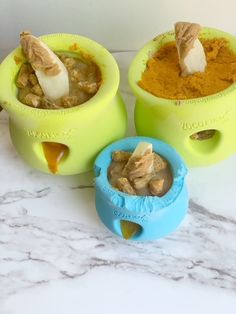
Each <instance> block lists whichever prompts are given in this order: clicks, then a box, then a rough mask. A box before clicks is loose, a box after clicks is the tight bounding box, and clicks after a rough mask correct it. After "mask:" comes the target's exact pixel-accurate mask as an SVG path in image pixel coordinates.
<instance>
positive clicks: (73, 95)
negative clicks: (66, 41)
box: [16, 52, 101, 109]
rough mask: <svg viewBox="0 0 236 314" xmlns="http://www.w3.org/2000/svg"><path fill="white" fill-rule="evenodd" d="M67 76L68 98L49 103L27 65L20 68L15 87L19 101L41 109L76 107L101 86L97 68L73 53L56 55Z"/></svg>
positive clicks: (33, 71)
mask: <svg viewBox="0 0 236 314" xmlns="http://www.w3.org/2000/svg"><path fill="white" fill-rule="evenodd" d="M57 56H58V57H59V59H60V60H61V61H62V63H63V64H64V65H65V67H66V69H67V71H68V76H69V95H66V96H62V97H60V98H59V99H51V98H49V97H47V96H46V95H45V93H44V92H43V89H42V88H41V86H40V84H39V81H38V78H37V76H36V75H35V70H34V69H33V68H32V66H31V65H30V63H25V64H23V65H22V66H21V68H20V71H19V74H18V77H17V80H16V85H17V87H18V89H19V91H18V99H19V101H21V102H22V103H24V104H25V105H28V106H31V107H35V108H41V109H61V108H70V107H74V106H78V105H80V104H82V103H84V102H86V101H87V100H89V99H90V98H91V97H93V96H94V95H95V94H96V93H97V91H98V89H99V86H100V85H101V72H100V69H99V67H98V66H97V65H96V64H95V63H94V62H93V61H91V60H85V59H83V58H82V57H80V56H79V55H78V54H76V53H64V52H63V53H57Z"/></svg>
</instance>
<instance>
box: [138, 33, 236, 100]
mask: <svg viewBox="0 0 236 314" xmlns="http://www.w3.org/2000/svg"><path fill="white" fill-rule="evenodd" d="M201 43H202V45H203V47H204V50H205V53H206V57H207V67H206V69H205V72H204V73H200V72H197V73H195V74H193V75H190V76H187V77H181V75H180V74H181V71H180V66H179V60H178V54H177V49H176V45H175V42H171V43H168V44H166V45H164V46H163V47H161V48H160V50H159V51H157V52H156V53H155V54H154V56H153V57H152V58H151V59H149V61H148V62H147V68H146V70H145V71H144V72H143V74H142V78H141V81H140V82H138V84H139V86H140V87H142V88H143V89H145V90H146V91H148V92H149V93H151V94H153V95H155V96H158V97H162V98H167V99H190V98H197V97H203V96H208V95H212V94H215V93H218V92H220V91H222V90H224V89H226V88H227V87H229V86H230V85H231V84H232V83H233V82H235V81H236V53H234V52H233V51H232V50H231V49H230V48H229V42H228V41H227V40H225V39H209V40H206V39H203V40H201Z"/></svg>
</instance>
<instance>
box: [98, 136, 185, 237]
mask: <svg viewBox="0 0 236 314" xmlns="http://www.w3.org/2000/svg"><path fill="white" fill-rule="evenodd" d="M139 142H149V143H152V145H153V151H155V152H157V153H158V154H160V155H162V156H163V157H164V158H165V159H166V160H168V161H169V163H170V165H171V169H172V173H173V179H174V180H173V184H172V186H171V188H170V190H169V191H168V192H167V193H166V194H165V195H164V196H162V197H158V196H135V195H128V194H126V193H123V192H120V191H118V190H116V189H114V188H113V187H112V186H111V184H110V183H109V181H108V177H107V169H108V167H109V165H110V163H111V161H112V152H114V151H116V150H125V151H131V152H132V151H133V150H134V149H135V148H136V146H137V144H138V143H139ZM94 171H95V176H96V180H95V188H96V209H97V212H98V215H99V217H100V218H101V220H102V222H103V223H104V224H105V226H106V227H107V228H108V229H110V230H111V231H112V232H113V233H115V234H117V235H119V236H122V235H121V230H120V220H129V221H132V222H135V223H138V224H139V225H141V226H142V231H141V232H140V234H138V235H136V236H135V237H134V238H132V239H133V240H139V241H147V240H154V239H157V238H160V237H163V236H165V235H167V234H169V233H170V232H172V231H174V230H175V229H176V228H177V226H178V225H179V224H180V222H181V221H182V219H183V218H184V216H185V215H186V212H187V209H188V193H187V189H186V184H185V176H186V174H187V168H186V166H185V164H184V162H183V160H182V158H181V157H180V156H179V154H178V153H177V152H176V151H175V149H173V148H172V147H171V146H170V145H168V144H166V143H164V142H162V141H160V140H157V139H153V138H149V137H129V138H125V139H122V140H120V141H117V142H114V143H112V144H111V145H109V146H107V147H106V148H105V149H104V150H103V151H102V152H101V153H100V154H99V155H98V157H97V159H96V161H95V165H94Z"/></svg>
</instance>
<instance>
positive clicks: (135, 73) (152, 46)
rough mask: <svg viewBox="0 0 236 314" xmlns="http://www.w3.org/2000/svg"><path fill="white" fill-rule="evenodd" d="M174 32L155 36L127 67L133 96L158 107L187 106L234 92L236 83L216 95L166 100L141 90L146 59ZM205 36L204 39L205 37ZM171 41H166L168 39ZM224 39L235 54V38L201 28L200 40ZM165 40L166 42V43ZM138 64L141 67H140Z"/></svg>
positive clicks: (227, 34) (214, 30) (211, 29)
mask: <svg viewBox="0 0 236 314" xmlns="http://www.w3.org/2000/svg"><path fill="white" fill-rule="evenodd" d="M174 34H175V33H174V31H173V30H172V31H168V32H165V33H163V34H160V35H158V36H156V37H155V38H154V39H152V40H151V41H149V42H148V43H147V44H145V45H144V46H143V48H141V49H140V50H139V51H138V53H137V54H136V56H135V57H134V59H133V60H132V62H131V64H130V67H129V73H128V80H129V84H130V87H131V89H132V90H133V92H134V94H135V96H136V97H137V98H141V99H145V101H146V102H147V101H148V102H149V103H150V104H158V105H160V106H161V105H163V106H164V105H165V106H166V105H170V106H172V105H174V106H176V105H180V104H182V103H184V104H186V105H188V104H194V105H195V104H197V103H207V102H211V101H214V100H216V99H217V100H218V99H219V98H221V97H225V96H227V95H229V94H231V93H232V92H235V91H236V82H235V83H232V84H231V85H230V86H229V87H227V88H226V89H224V90H223V91H220V92H218V93H215V94H212V95H208V96H204V97H198V98H191V99H168V98H162V97H157V96H155V95H153V94H151V93H149V92H147V91H146V90H144V89H143V88H141V87H140V86H139V85H138V84H137V82H138V81H139V80H140V78H141V74H142V73H143V71H144V70H145V68H146V64H147V61H148V59H149V58H150V57H151V56H152V54H153V53H154V52H156V51H157V49H158V48H159V47H161V44H162V42H163V41H164V42H169V41H173V40H174V38H173V37H174ZM205 36H206V37H205ZM170 37H172V38H171V40H168V38H169V39H170ZM201 37H204V38H222V37H224V38H226V39H228V40H229V42H230V43H231V44H232V45H233V47H232V49H233V50H235V52H236V37H235V36H233V35H231V34H230V33H226V32H224V31H221V30H218V29H215V28H210V27H203V28H202V30H201V32H200V38H201ZM166 39H167V41H166ZM137 64H138V70H137ZM140 64H141V65H142V66H140Z"/></svg>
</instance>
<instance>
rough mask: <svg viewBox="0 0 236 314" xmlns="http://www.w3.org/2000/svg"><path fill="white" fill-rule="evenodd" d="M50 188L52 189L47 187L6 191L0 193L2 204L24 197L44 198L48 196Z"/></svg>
mask: <svg viewBox="0 0 236 314" xmlns="http://www.w3.org/2000/svg"><path fill="white" fill-rule="evenodd" d="M50 190H51V189H50V188H49V187H47V188H44V189H41V190H37V191H35V192H29V191H26V190H17V191H11V192H6V193H4V194H2V195H0V206H1V205H3V204H12V203H15V202H18V201H20V200H23V199H35V198H42V197H44V196H47V195H48V193H49V192H50Z"/></svg>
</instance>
